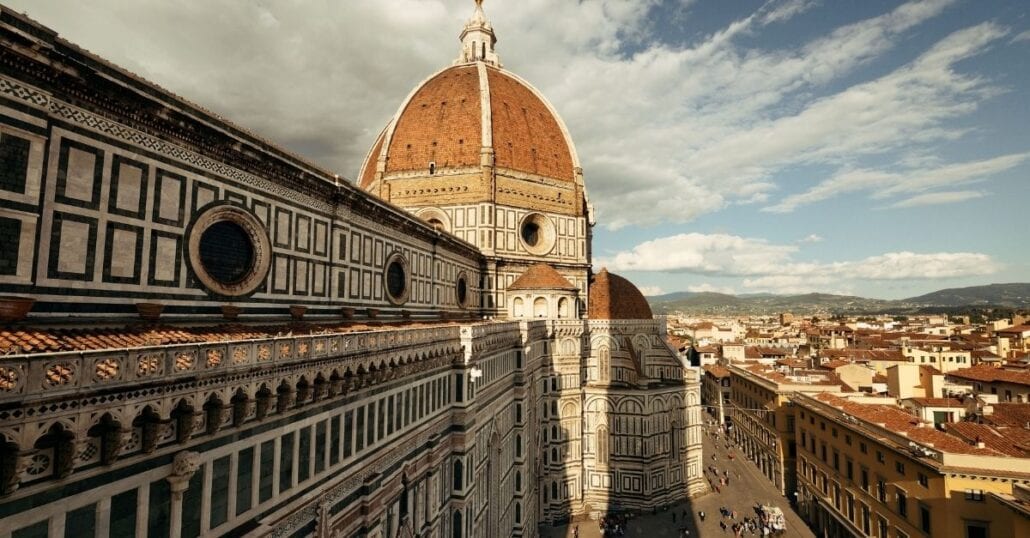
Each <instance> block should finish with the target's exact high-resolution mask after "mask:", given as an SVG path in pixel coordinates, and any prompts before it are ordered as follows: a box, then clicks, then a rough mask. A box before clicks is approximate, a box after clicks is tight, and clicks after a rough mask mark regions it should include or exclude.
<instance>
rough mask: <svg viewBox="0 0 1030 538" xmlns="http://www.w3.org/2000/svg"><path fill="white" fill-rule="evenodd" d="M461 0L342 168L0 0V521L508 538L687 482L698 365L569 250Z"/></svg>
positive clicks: (553, 140)
mask: <svg viewBox="0 0 1030 538" xmlns="http://www.w3.org/2000/svg"><path fill="white" fill-rule="evenodd" d="M479 4H480V3H479V2H477V5H476V8H475V11H474V13H473V16H472V17H471V19H469V21H468V22H467V23H466V25H465V26H464V28H463V30H462V32H461V34H460V41H461V48H460V51H459V57H458V59H457V60H456V61H455V62H454V64H453V65H451V66H449V67H447V68H445V69H443V70H441V71H440V72H438V73H436V74H434V75H432V76H431V77H429V78H428V79H427V80H426V81H425V82H423V83H421V84H420V85H418V86H417V87H416V88H415V89H414V90H413V91H412V92H411V94H410V96H409V97H408V98H407V99H406V100H405V101H404V102H403V103H402V104H401V106H400V108H399V109H398V112H397V114H396V115H395V117H394V118H393V119H391V120H390V121H389V122H388V125H387V127H386V128H385V129H384V131H383V132H382V134H381V135H380V137H379V138H378V140H377V141H376V142H375V144H374V145H373V147H372V148H371V150H370V151H369V154H368V158H367V159H366V162H365V164H364V166H363V167H362V169H361V171H360V172H359V174H358V180H357V183H358V185H357V186H355V185H353V184H351V183H350V182H348V181H346V180H340V179H339V177H338V176H337V175H336V174H334V173H332V172H330V171H328V170H325V169H323V168H321V167H319V166H318V165H316V164H314V163H310V162H308V161H306V160H305V159H303V158H301V157H299V156H297V155H294V154H292V153H290V152H288V151H286V150H284V149H282V148H279V147H277V146H275V145H274V144H273V143H271V142H269V141H266V140H264V139H262V138H260V137H259V136H257V135H255V134H253V133H250V132H248V131H246V130H244V129H242V128H240V127H239V126H236V125H235V124H233V123H231V122H230V121H228V120H227V119H225V118H221V117H219V116H217V115H216V114H213V113H211V112H209V111H207V110H205V109H204V108H202V107H201V106H199V105H196V104H194V103H191V102H189V101H187V100H186V99H184V98H182V97H179V96H176V95H173V94H171V93H169V92H167V91H165V90H163V89H161V88H160V87H158V86H156V85H154V84H152V83H149V82H147V81H145V80H143V79H141V78H140V77H138V76H137V75H135V74H133V73H130V72H128V71H126V70H124V69H121V68H119V67H117V66H114V65H112V64H111V63H109V62H107V61H105V60H104V59H102V58H99V57H97V56H95V55H93V54H91V53H89V52H87V51H86V50H84V49H83V48H80V47H78V46H76V45H74V44H72V43H69V42H68V41H66V40H64V39H63V38H61V37H60V36H58V35H57V34H56V33H55V32H54V31H52V30H50V29H48V28H46V27H45V26H43V25H41V24H39V23H37V22H35V21H33V20H31V19H29V18H27V17H25V16H23V15H20V14H17V13H14V12H13V11H11V10H9V9H8V8H5V7H0V37H2V39H0V42H2V44H0V60H2V62H3V65H4V69H3V73H2V74H0V155H2V159H3V163H4V168H3V174H2V175H0V190H2V191H3V193H2V194H3V196H0V252H3V253H4V259H3V262H4V263H2V264H0V295H3V297H2V298H0V324H2V327H0V354H2V355H3V356H2V358H0V488H2V490H0V529H2V530H0V535H7V534H10V535H11V536H19V537H20V536H42V535H50V536H62V535H75V536H109V535H110V536H129V535H136V536H151V537H156V536H173V537H180V536H183V537H187V536H200V535H205V536H208V535H234V536H266V535H268V536H311V535H314V536H361V537H391V538H392V537H395V536H438V537H443V536H446V537H453V538H463V537H481V536H482V537H509V536H536V535H538V531H537V525H539V524H543V523H546V522H550V521H553V520H557V519H561V518H565V517H568V516H569V515H570V514H573V513H581V512H599V513H604V512H609V511H614V510H621V509H630V508H632V509H638V510H650V509H653V508H654V507H656V506H658V505H662V504H666V503H669V502H672V501H674V500H678V499H682V498H684V497H686V496H689V495H692V494H695V493H698V492H700V491H702V490H703V488H704V485H703V480H702V478H701V469H700V468H701V454H700V452H701V434H700V433H701V432H700V424H701V408H700V405H701V404H700V379H699V376H698V373H697V371H696V370H694V369H691V368H687V367H685V365H684V363H683V362H682V360H680V359H678V358H677V357H676V354H675V351H674V350H671V349H670V348H669V346H668V345H667V344H666V338H665V322H664V320H663V319H661V318H657V319H656V318H655V317H654V316H653V315H652V312H651V310H650V308H649V307H648V305H647V302H646V300H645V299H644V298H643V296H642V295H641V294H640V292H639V290H637V289H636V287H635V286H633V284H631V283H630V282H629V281H627V280H625V279H623V278H621V277H618V276H617V275H613V274H609V273H608V272H607V271H604V270H602V271H600V272H598V273H596V274H594V273H593V272H592V270H591V251H590V238H591V235H590V234H591V231H590V230H591V226H592V225H593V222H592V220H593V219H592V215H591V209H590V205H589V203H588V201H587V195H586V187H585V182H584V179H583V171H582V169H581V168H580V166H579V160H578V157H577V155H576V152H575V147H574V145H573V143H572V140H571V138H570V137H569V135H568V132H567V129H565V127H564V125H563V123H562V121H561V119H560V117H559V116H558V115H557V113H556V112H555V110H554V109H553V107H551V106H550V104H548V102H547V101H546V100H545V99H544V98H543V96H541V95H540V93H539V92H538V91H537V90H535V89H534V88H533V87H532V86H531V85H529V84H528V83H527V82H525V81H524V80H522V79H520V78H519V77H517V76H516V75H514V74H512V73H511V72H509V71H507V70H505V69H503V68H502V67H501V64H500V61H499V59H498V56H497V52H496V50H495V44H496V37H495V35H494V32H493V28H492V26H491V25H490V23H489V21H488V20H487V19H486V16H485V14H484V12H483V10H482V6H481V5H479ZM445 103H446V104H445ZM448 104H449V105H450V106H448ZM507 110H523V111H524V112H525V114H524V115H519V116H520V117H522V118H529V119H528V120H526V121H523V120H521V119H517V118H515V117H514V116H515V115H509V114H506V113H505V111H507ZM341 121H343V120H341Z"/></svg>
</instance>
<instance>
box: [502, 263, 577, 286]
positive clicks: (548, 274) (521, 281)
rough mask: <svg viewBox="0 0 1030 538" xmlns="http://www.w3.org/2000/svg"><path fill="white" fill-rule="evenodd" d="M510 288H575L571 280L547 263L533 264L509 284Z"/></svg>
mask: <svg viewBox="0 0 1030 538" xmlns="http://www.w3.org/2000/svg"><path fill="white" fill-rule="evenodd" d="M508 289H509V290H539V289H548V290H574V289H576V286H573V285H572V284H571V283H570V282H569V280H568V279H567V278H565V277H563V276H562V275H561V273H559V272H558V271H556V270H555V269H554V267H551V266H550V265H548V264H546V263H538V264H535V265H531V266H530V267H529V269H526V272H525V273H522V275H520V276H519V277H518V278H516V279H515V282H512V283H511V285H510V286H508Z"/></svg>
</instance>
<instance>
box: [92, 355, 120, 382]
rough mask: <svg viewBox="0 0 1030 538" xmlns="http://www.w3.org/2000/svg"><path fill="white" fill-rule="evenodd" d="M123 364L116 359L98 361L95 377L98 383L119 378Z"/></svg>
mask: <svg viewBox="0 0 1030 538" xmlns="http://www.w3.org/2000/svg"><path fill="white" fill-rule="evenodd" d="M120 368H121V364H120V363H119V362H118V361H117V360H115V359H101V360H99V361H97V363H96V366H95V369H94V372H95V373H94V377H95V378H96V379H97V380H98V381H107V380H109V379H114V378H116V377H118V371H119V369H120Z"/></svg>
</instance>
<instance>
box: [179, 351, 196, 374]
mask: <svg viewBox="0 0 1030 538" xmlns="http://www.w3.org/2000/svg"><path fill="white" fill-rule="evenodd" d="M195 362H196V359H195V358H194V356H193V354H192V353H187V352H185V351H183V352H179V353H176V354H175V371H177V372H185V371H186V370H192V369H193V364H194V363H195Z"/></svg>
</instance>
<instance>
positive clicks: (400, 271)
mask: <svg viewBox="0 0 1030 538" xmlns="http://www.w3.org/2000/svg"><path fill="white" fill-rule="evenodd" d="M383 273H384V275H383V287H384V288H385V291H386V299H387V300H389V301H390V302H391V303H393V304H395V305H401V304H404V303H406V302H408V261H407V260H405V259H404V256H402V255H401V254H400V253H399V252H394V253H393V254H391V255H390V257H389V258H387V259H386V265H385V266H384V270H383Z"/></svg>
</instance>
